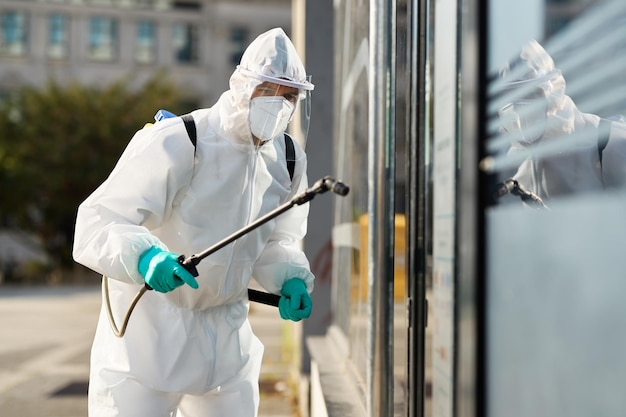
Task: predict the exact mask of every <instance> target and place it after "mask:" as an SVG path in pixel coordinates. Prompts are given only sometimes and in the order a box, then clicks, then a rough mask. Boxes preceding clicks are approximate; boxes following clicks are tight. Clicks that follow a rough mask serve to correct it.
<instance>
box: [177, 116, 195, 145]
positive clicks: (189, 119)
mask: <svg viewBox="0 0 626 417" xmlns="http://www.w3.org/2000/svg"><path fill="white" fill-rule="evenodd" d="M180 118H181V119H183V123H185V129H186V130H187V134H188V135H189V140H190V141H191V143H192V144H193V147H194V149H195V147H196V142H197V140H198V139H197V135H196V122H195V121H194V120H193V116H192V115H190V114H185V115H183V116H180Z"/></svg>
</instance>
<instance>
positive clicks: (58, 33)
mask: <svg viewBox="0 0 626 417" xmlns="http://www.w3.org/2000/svg"><path fill="white" fill-rule="evenodd" d="M67 31H68V18H67V16H65V15H63V14H53V15H50V17H48V57H50V58H54V59H62V58H66V57H67V55H68V36H67Z"/></svg>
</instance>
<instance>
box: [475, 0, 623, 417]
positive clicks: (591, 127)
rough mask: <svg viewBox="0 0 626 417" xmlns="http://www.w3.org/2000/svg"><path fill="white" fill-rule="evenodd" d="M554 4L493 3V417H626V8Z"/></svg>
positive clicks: (610, 0) (608, 2) (611, 2)
mask: <svg viewBox="0 0 626 417" xmlns="http://www.w3.org/2000/svg"><path fill="white" fill-rule="evenodd" d="M554 3H559V4H562V3H564V2H563V1H554V0H552V1H548V2H544V1H536V0H532V1H528V2H524V4H523V7H522V6H521V3H518V2H515V1H512V0H509V1H501V0H491V1H490V2H489V8H490V12H491V13H492V14H491V16H490V17H491V19H490V22H489V23H490V29H491V30H492V33H493V35H492V36H491V37H490V39H489V40H488V48H487V50H488V69H489V74H487V75H488V77H487V78H488V79H489V80H491V81H490V83H489V85H488V100H489V101H488V102H487V111H488V114H487V117H488V132H487V138H488V140H487V143H486V149H487V150H488V152H489V158H488V164H486V165H485V168H488V169H489V172H490V174H491V175H492V179H493V189H492V193H490V194H492V195H493V201H492V205H491V207H490V208H489V210H488V211H487V215H486V222H487V223H486V229H487V233H486V238H487V243H486V257H487V281H486V285H487V294H488V297H487V305H486V321H485V326H486V337H487V340H486V342H485V349H486V351H487V352H488V353H489V355H488V356H487V357H486V363H485V366H486V371H487V372H486V381H487V405H486V406H485V409H487V410H489V413H488V414H486V415H487V416H488V417H495V416H508V417H521V416H530V415H533V416H539V415H542V416H548V415H549V416H565V415H570V416H571V415H579V416H593V415H603V416H620V415H623V414H624V409H625V408H624V407H625V406H626V401H625V400H624V396H623V389H622V387H623V386H624V384H625V383H626V357H625V356H624V354H623V349H621V348H620V347H623V346H626V333H624V331H623V329H624V326H626V304H625V303H624V302H623V297H622V295H623V294H624V292H625V291H626V281H625V280H624V256H623V248H624V245H625V244H626V239H625V238H624V233H623V231H624V229H625V228H626V221H625V220H624V219H625V216H624V212H625V209H626V198H625V197H626V193H625V192H624V191H625V189H626V170H625V169H624V167H625V166H626V123H625V122H624V115H626V94H625V92H626V74H625V73H624V53H625V52H626V36H625V34H626V31H625V29H624V28H626V25H625V23H626V3H625V2H624V1H623V0H601V1H600V0H598V1H585V2H580V1H579V2H569V3H570V4H569V6H571V7H567V8H565V7H560V8H556V7H554ZM537 16H540V17H541V20H540V21H543V22H544V24H540V25H537V24H536V22H537V21H538V20H537ZM479 372H480V371H479Z"/></svg>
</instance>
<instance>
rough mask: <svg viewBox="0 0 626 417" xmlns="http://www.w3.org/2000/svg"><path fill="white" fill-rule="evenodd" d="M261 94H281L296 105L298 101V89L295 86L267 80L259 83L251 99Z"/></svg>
mask: <svg viewBox="0 0 626 417" xmlns="http://www.w3.org/2000/svg"><path fill="white" fill-rule="evenodd" d="M261 96H280V97H284V98H285V99H287V101H289V102H290V103H291V104H293V105H294V106H295V105H296V102H297V101H298V89H297V88H293V87H287V86H286V85H280V84H274V83H270V82H268V81H265V82H263V83H261V84H259V85H258V86H257V87H256V88H255V89H254V91H253V92H252V96H251V97H250V99H253V98H255V97H261Z"/></svg>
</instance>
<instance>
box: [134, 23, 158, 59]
mask: <svg viewBox="0 0 626 417" xmlns="http://www.w3.org/2000/svg"><path fill="white" fill-rule="evenodd" d="M135 59H136V60H137V62H140V63H142V64H150V63H152V62H154V61H155V60H156V25H155V23H154V22H152V21H150V20H142V21H140V22H139V23H137V38H136V39H135Z"/></svg>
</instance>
